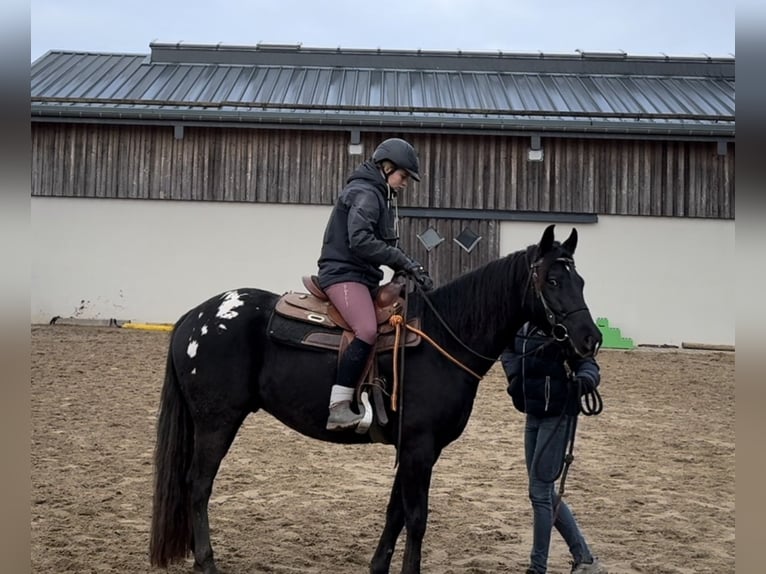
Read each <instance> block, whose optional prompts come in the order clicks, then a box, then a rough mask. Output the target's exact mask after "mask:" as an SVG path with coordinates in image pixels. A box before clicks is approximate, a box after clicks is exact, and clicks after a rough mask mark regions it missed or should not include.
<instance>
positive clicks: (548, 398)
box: [545, 375, 551, 413]
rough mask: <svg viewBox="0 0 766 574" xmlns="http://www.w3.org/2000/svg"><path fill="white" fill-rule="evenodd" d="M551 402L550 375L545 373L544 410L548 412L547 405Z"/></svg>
mask: <svg viewBox="0 0 766 574" xmlns="http://www.w3.org/2000/svg"><path fill="white" fill-rule="evenodd" d="M550 402H551V377H550V375H545V412H546V413H547V412H548V405H549V404H550Z"/></svg>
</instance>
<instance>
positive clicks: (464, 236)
mask: <svg viewBox="0 0 766 574" xmlns="http://www.w3.org/2000/svg"><path fill="white" fill-rule="evenodd" d="M454 241H455V243H457V244H458V245H459V246H460V247H462V248H463V249H464V250H465V252H466V253H470V252H471V251H473V248H474V247H476V245H477V244H478V243H479V241H481V235H479V234H478V233H476V232H475V231H474V230H473V229H471V228H470V227H464V228H463V231H461V232H460V235H458V236H457V237H455V240H454Z"/></svg>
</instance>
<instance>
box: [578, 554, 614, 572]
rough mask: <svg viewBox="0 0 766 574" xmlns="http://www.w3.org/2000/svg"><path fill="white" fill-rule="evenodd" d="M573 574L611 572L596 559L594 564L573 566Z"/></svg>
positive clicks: (583, 563) (584, 563) (581, 563)
mask: <svg viewBox="0 0 766 574" xmlns="http://www.w3.org/2000/svg"><path fill="white" fill-rule="evenodd" d="M572 574H609V572H608V570H607V569H606V568H605V567H604V566H602V565H601V562H599V561H598V558H596V557H594V558H593V562H580V563H579V564H572Z"/></svg>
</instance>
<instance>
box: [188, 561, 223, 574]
mask: <svg viewBox="0 0 766 574" xmlns="http://www.w3.org/2000/svg"><path fill="white" fill-rule="evenodd" d="M194 571H195V572H201V573H202V574H221V573H220V572H219V571H218V568H216V565H215V563H210V564H207V565H205V566H200V565H199V564H197V563H196V562H195V563H194Z"/></svg>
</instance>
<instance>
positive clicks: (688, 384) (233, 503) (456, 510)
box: [31, 325, 735, 574]
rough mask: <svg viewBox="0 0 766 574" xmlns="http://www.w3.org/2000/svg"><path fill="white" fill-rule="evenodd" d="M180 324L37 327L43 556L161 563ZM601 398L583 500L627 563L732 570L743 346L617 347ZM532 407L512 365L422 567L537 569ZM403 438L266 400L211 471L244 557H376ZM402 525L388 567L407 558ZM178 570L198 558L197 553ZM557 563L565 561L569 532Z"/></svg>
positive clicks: (439, 482)
mask: <svg viewBox="0 0 766 574" xmlns="http://www.w3.org/2000/svg"><path fill="white" fill-rule="evenodd" d="M167 340H168V333H166V332H150V331H135V330H134V331H131V330H126V329H118V328H92V327H71V326H61V325H53V326H39V327H38V326H35V327H33V329H32V390H31V392H32V423H33V434H32V447H31V455H32V500H31V505H32V509H31V510H32V525H31V529H32V569H33V572H36V573H54V572H55V573H63V572H76V573H78V574H86V573H91V572H92V573H121V574H125V573H131V572H157V573H158V574H159V573H160V572H162V571H161V570H153V569H151V568H150V567H149V564H148V559H147V550H148V532H149V520H150V511H151V498H152V493H151V485H152V451H153V447H154V432H155V421H156V412H157V406H158V399H159V391H160V387H161V382H162V376H163V369H164V363H165V353H166V347H167ZM599 359H600V363H601V367H602V375H603V379H602V385H601V391H602V395H603V398H604V402H605V409H604V412H603V413H602V414H601V415H599V416H597V417H580V419H579V421H580V422H579V427H578V428H579V432H578V436H577V442H576V448H575V457H576V458H575V462H574V464H573V465H572V468H571V470H570V473H569V478H568V480H567V487H566V490H567V497H566V498H567V500H568V502H569V503H570V505H571V506H572V508H573V509H574V511H575V513H576V515H577V516H578V519H579V521H580V523H581V526H582V528H583V530H584V532H585V534H586V537H587V539H588V541H589V543H590V545H591V547H592V549H593V550H594V552H595V553H596V554H597V555H599V556H600V557H601V559H602V561H603V562H604V563H605V564H606V565H607V566H609V569H610V572H611V573H612V574H628V573H637V572H644V573H652V574H705V573H715V574H725V573H730V572H734V554H735V553H734V546H735V537H734V504H735V498H734V492H735V490H734V456H735V440H734V412H735V411H734V354H733V353H723V352H707V351H679V350H644V349H641V350H637V351H609V350H606V351H602V353H601V354H600V355H599ZM522 425H523V415H521V413H518V412H517V411H515V410H514V409H513V407H512V405H511V402H510V399H509V398H508V397H507V395H506V394H505V384H504V380H503V378H502V375H501V371H500V369H499V365H497V366H496V367H495V368H494V369H493V370H492V371H490V373H489V375H488V376H487V377H485V379H484V381H483V382H482V384H481V385H480V387H479V394H478V398H477V402H476V406H475V408H474V412H473V415H472V417H471V420H470V422H469V424H468V428H467V430H466V432H465V433H463V435H462V436H461V437H460V438H459V439H458V440H457V441H456V442H455V443H453V444H452V445H450V446H448V447H447V448H446V449H445V451H444V453H443V454H442V457H441V459H440V460H439V462H438V464H437V465H436V468H435V472H434V477H433V482H432V487H431V500H430V507H431V510H430V517H429V527H428V531H427V533H426V538H425V542H424V555H423V571H424V572H425V573H434V574H469V573H470V574H489V573H500V572H524V568H525V567H526V565H527V563H528V553H529V546H530V540H531V512H530V507H529V501H528V499H527V493H526V477H525V472H524V458H523V457H524V455H523V438H522ZM393 464H394V450H393V448H392V447H390V446H384V445H371V446H358V447H356V446H355V447H344V446H339V445H333V444H325V443H320V442H317V441H314V440H311V439H308V438H305V437H303V436H300V435H298V434H297V433H295V432H293V431H291V430H289V429H287V428H286V427H283V426H282V425H281V424H280V423H278V422H276V421H275V420H274V419H272V418H271V417H270V416H269V415H266V414H264V413H257V414H255V415H252V416H251V417H249V418H248V420H247V421H245V424H244V426H243V428H242V429H241V430H240V433H239V435H238V437H237V439H236V440H235V442H234V445H233V447H232V449H231V451H230V452H229V454H228V456H227V457H226V459H224V462H223V465H222V467H221V470H220V472H219V474H218V478H217V480H216V483H215V485H214V491H213V497H212V501H211V505H210V516H211V526H212V537H213V547H214V550H215V553H216V558H217V560H218V565H219V567H220V568H221V569H222V570H223V571H224V572H226V573H228V574H250V573H256V572H269V573H293V574H294V573H297V572H299V573H309V574H320V573H321V574H352V573H354V574H357V573H364V572H367V564H368V561H369V559H370V557H371V556H372V552H373V551H374V548H375V545H376V543H377V538H378V535H379V533H380V530H381V528H382V525H383V517H384V513H385V506H386V503H387V501H388V496H389V489H390V486H391V483H392V480H393ZM402 548H403V540H402V541H400V544H399V546H398V548H397V553H396V555H395V556H394V561H393V567H392V572H398V571H399V568H400V565H401V550H402ZM170 572H172V573H174V574H177V573H182V572H183V573H186V572H191V560H189V561H188V562H187V563H186V564H180V565H177V566H173V567H172V568H171V569H170ZM549 572H551V573H555V574H563V573H568V572H569V562H568V553H567V550H566V546H565V545H564V543H563V541H562V540H561V539H560V538H558V537H554V541H553V544H552V549H551V561H550V568H549Z"/></svg>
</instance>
